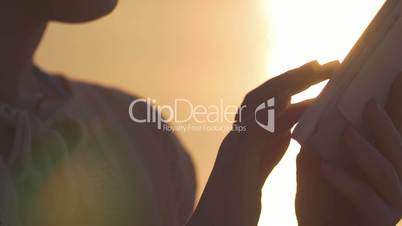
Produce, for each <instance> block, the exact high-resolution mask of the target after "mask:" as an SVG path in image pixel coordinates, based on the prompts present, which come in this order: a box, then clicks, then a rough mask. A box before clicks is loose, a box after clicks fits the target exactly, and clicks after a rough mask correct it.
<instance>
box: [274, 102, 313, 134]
mask: <svg viewBox="0 0 402 226" xmlns="http://www.w3.org/2000/svg"><path fill="white" fill-rule="evenodd" d="M314 101H315V100H314V99H309V100H305V101H302V102H299V103H296V104H292V105H290V106H289V107H288V108H286V109H285V110H284V111H283V112H282V113H281V114H280V115H279V116H278V123H277V125H278V126H277V127H278V128H277V131H278V132H279V133H280V132H283V131H288V130H290V129H291V128H292V127H293V126H294V125H295V124H296V123H298V122H299V120H300V117H301V116H302V115H303V114H304V112H305V111H306V110H307V108H309V107H310V106H311V105H312V104H313V103H314Z"/></svg>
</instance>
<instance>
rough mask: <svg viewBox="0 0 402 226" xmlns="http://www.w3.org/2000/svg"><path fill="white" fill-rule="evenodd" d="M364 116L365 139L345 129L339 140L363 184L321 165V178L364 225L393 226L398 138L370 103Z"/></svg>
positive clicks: (400, 205)
mask: <svg viewBox="0 0 402 226" xmlns="http://www.w3.org/2000/svg"><path fill="white" fill-rule="evenodd" d="M364 115H365V117H364V119H365V124H366V125H368V129H369V139H366V138H365V137H364V136H362V135H361V134H360V133H359V132H358V131H357V130H355V129H354V128H353V127H348V129H346V131H345V133H344V136H343V140H344V143H345V145H346V147H347V148H348V150H350V152H351V153H352V155H353V157H354V159H355V163H356V164H357V165H358V166H359V168H360V169H361V171H362V172H363V175H364V181H362V179H361V178H356V177H353V176H351V175H349V174H348V173H346V172H344V171H342V170H340V169H337V168H336V167H333V166H331V165H328V164H325V163H323V164H322V169H323V174H324V176H325V177H326V178H327V180H328V181H329V182H330V183H331V184H332V185H333V186H334V187H335V188H336V189H337V190H338V191H340V192H341V193H342V194H343V195H344V196H345V197H346V198H347V199H349V200H350V201H351V203H352V204H353V205H354V206H355V208H356V210H357V211H358V212H359V213H360V215H361V216H360V217H361V218H362V221H363V222H364V224H365V225H367V226H379V225H381V226H395V225H396V224H397V223H398V222H399V220H400V219H401V217H402V137H401V136H400V134H399V132H398V130H397V129H396V128H395V126H394V124H393V122H392V121H391V119H390V118H389V117H388V115H387V113H386V112H385V110H383V109H382V108H381V107H379V105H377V104H376V103H375V102H374V101H372V102H370V103H369V104H368V105H367V109H366V111H365V113H364Z"/></svg>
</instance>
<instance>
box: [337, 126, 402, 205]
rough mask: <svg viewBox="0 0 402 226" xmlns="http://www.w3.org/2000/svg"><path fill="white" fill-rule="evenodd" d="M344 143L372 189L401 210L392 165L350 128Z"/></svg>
mask: <svg viewBox="0 0 402 226" xmlns="http://www.w3.org/2000/svg"><path fill="white" fill-rule="evenodd" d="M344 141H345V144H346V147H347V148H348V149H349V150H350V151H351V152H352V153H353V156H354V158H355V159H356V164H358V166H359V167H360V168H361V169H362V171H363V172H364V173H365V175H366V177H367V179H368V180H369V182H370V184H371V185H372V186H373V188H374V189H375V190H376V191H377V192H378V193H379V194H380V195H381V196H382V197H383V198H384V199H385V200H386V201H387V202H388V203H389V204H390V205H392V206H394V207H398V208H402V188H401V182H400V180H399V177H398V175H397V173H396V172H395V168H394V167H393V165H392V164H391V163H390V162H389V161H388V160H387V159H386V158H384V157H383V156H382V155H381V154H380V153H379V152H378V151H377V149H375V148H374V147H373V146H372V145H371V144H370V143H369V142H367V141H366V139H365V138H363V137H362V136H361V135H360V134H359V133H358V132H357V131H356V130H355V129H353V128H352V127H349V128H348V129H346V131H345V133H344Z"/></svg>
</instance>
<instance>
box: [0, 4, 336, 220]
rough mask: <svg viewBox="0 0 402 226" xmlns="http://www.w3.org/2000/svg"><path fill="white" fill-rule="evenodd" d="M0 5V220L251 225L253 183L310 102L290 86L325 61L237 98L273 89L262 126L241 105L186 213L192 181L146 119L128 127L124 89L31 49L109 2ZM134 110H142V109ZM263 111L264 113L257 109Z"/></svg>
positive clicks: (179, 151) (170, 142) (303, 81)
mask: <svg viewBox="0 0 402 226" xmlns="http://www.w3.org/2000/svg"><path fill="white" fill-rule="evenodd" d="M1 3H2V5H3V6H5V7H2V8H1V9H0V19H1V20H0V29H1V36H0V47H1V48H0V49H1V50H2V51H1V52H0V78H1V84H0V86H1V87H0V103H1V108H0V134H1V137H2V142H1V144H0V145H1V149H0V150H1V161H0V181H1V185H0V220H1V222H2V223H3V224H4V225H12V226H14V225H24V226H25V225H34V226H35V225H38V226H39V225H40V226H48V225H49V226H50V225H69V226H70V225H78V226H80V225H108V226H109V225H141V226H148V225H149V226H151V225H155V226H160V225H172V226H173V225H174V226H176V225H178V226H179V225H185V224H186V222H187V224H188V225H191V226H205V225H228V226H229V225H230V226H236V225H239V226H240V225H256V224H257V221H258V216H259V212H260V198H261V188H262V185H263V183H264V181H265V179H266V177H267V176H268V175H269V173H270V172H271V171H272V169H273V168H274V166H275V165H276V164H277V163H278V162H279V160H280V159H281V157H282V155H283V154H284V152H285V150H286V148H287V145H288V144H289V141H290V129H291V128H292V126H293V125H294V124H295V123H296V122H297V121H298V118H299V116H300V115H301V114H302V113H303V112H304V109H306V107H308V106H309V105H310V103H311V101H307V102H303V103H300V104H297V105H290V104H289V102H290V97H291V95H292V94H294V93H297V92H300V91H302V90H303V89H305V88H307V87H309V86H310V85H312V84H314V83H316V82H320V81H323V80H325V79H327V78H328V76H330V75H331V74H332V71H333V70H334V69H335V68H336V67H337V65H338V64H337V63H331V64H328V65H324V66H321V65H319V64H318V63H316V62H313V63H310V64H307V65H305V66H303V67H301V68H299V69H296V70H293V71H290V72H288V73H285V74H284V75H283V76H280V77H277V78H275V79H273V80H271V81H269V82H267V83H266V84H264V85H262V86H261V87H259V88H257V89H256V90H254V91H253V92H251V93H250V94H249V95H247V97H246V99H245V102H244V105H247V106H249V108H248V109H253V108H256V107H257V106H258V104H260V103H262V102H263V101H266V100H267V99H268V98H271V97H276V98H277V109H276V110H277V111H278V112H279V117H278V118H277V122H278V123H277V124H278V128H277V131H276V133H274V134H270V133H267V131H265V130H264V129H262V128H260V127H258V125H257V124H256V123H255V122H254V120H251V119H252V118H253V117H254V116H253V112H252V111H250V110H249V111H246V112H245V119H246V120H238V123H240V124H242V125H245V126H247V131H246V132H245V133H240V134H239V133H230V134H229V135H228V136H227V137H226V139H225V140H224V142H223V143H222V146H221V148H220V151H219V155H218V159H217V161H216V164H215V167H214V170H213V173H212V174H211V177H210V179H209V181H208V185H207V187H206V189H205V191H204V193H203V197H202V199H201V202H200V204H199V206H198V207H197V210H196V211H195V213H194V215H193V216H192V217H191V218H190V220H188V219H189V217H190V215H191V213H192V208H193V202H194V194H195V178H194V169H193V166H192V163H191V160H190V158H189V157H188V155H187V154H186V152H185V151H184V150H183V148H182V146H181V145H180V143H179V142H178V141H177V139H176V138H175V137H174V136H173V135H171V134H168V133H164V132H162V131H160V130H158V129H157V125H152V124H133V123H132V122H131V121H130V119H129V117H128V114H127V109H128V106H129V104H130V102H131V101H133V100H134V99H135V98H134V97H131V96H129V95H127V94H124V93H122V92H120V91H117V90H112V89H109V88H105V87H99V86H95V85H91V84H85V83H80V82H76V81H70V80H67V79H65V78H63V77H62V76H48V75H47V74H46V73H44V72H43V71H41V70H40V69H38V68H37V67H36V66H35V65H34V64H33V62H32V55H33V53H34V52H35V49H36V47H37V45H38V43H39V41H40V39H41V37H42V35H43V32H44V30H45V28H46V25H47V23H48V21H51V20H56V21H61V22H84V21H89V20H93V19H96V18H99V17H101V16H103V15H106V14H107V13H109V12H110V11H112V10H113V8H114V6H115V5H116V1H115V0H69V1H66V0H37V1H28V0H17V1H5V0H2V2H1ZM284 87H287V91H284V89H283V88H284ZM142 107H143V108H142V109H139V108H136V109H135V110H136V111H135V112H134V114H136V115H138V116H139V117H141V116H144V115H145V113H146V108H147V106H145V105H144V106H142ZM260 117H265V116H260Z"/></svg>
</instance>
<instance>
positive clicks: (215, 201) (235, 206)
mask: <svg viewBox="0 0 402 226" xmlns="http://www.w3.org/2000/svg"><path fill="white" fill-rule="evenodd" d="M338 65H339V63H338V62H332V63H329V64H326V65H324V66H321V65H319V64H318V63H317V62H312V63H309V64H306V65H304V66H303V67H301V68H298V69H295V70H292V71H289V72H287V73H285V74H283V75H281V76H278V77H275V78H273V79H271V80H269V81H268V82H266V83H265V84H263V85H262V86H260V87H259V88H257V89H255V90H254V91H252V92H250V93H249V94H248V95H247V96H246V98H245V100H244V102H243V104H242V107H241V108H240V110H239V112H238V115H237V117H236V123H235V125H234V127H237V128H239V127H242V128H243V129H245V131H242V132H238V131H232V132H231V133H230V134H229V135H228V136H227V137H226V138H225V140H224V141H223V143H222V145H221V147H220V150H219V153H218V157H217V160H216V162H215V166H214V169H213V172H212V174H211V176H210V178H209V181H208V183H207V186H206V188H205V190H204V193H203V195H202V198H201V200H200V203H199V205H198V208H197V210H196V212H195V214H194V216H193V217H192V218H191V220H190V222H189V224H188V225H191V226H212V225H216V226H237V225H239V226H245V225H247V226H252V225H257V223H258V219H259V214H260V208H261V205H260V201H261V188H262V186H263V184H264V182H265V180H266V178H267V176H268V175H269V174H270V172H271V171H272V169H273V168H274V167H275V166H276V165H277V164H278V162H279V161H280V159H281V158H282V156H283V155H284V153H285V151H286V149H287V147H288V145H289V142H290V136H291V132H290V130H291V128H292V127H293V126H294V125H295V123H297V122H298V120H299V117H300V116H301V114H302V113H303V112H304V110H305V109H306V108H307V107H308V106H310V104H311V101H305V102H302V103H299V104H295V105H290V100H291V96H292V95H293V94H296V93H298V92H301V91H303V90H304V89H306V88H308V87H309V86H311V85H313V84H315V83H318V82H321V81H324V80H326V79H328V78H329V76H331V75H332V73H333V71H334V70H335V69H336V68H337V67H338ZM271 98H275V115H276V117H275V125H276V126H275V132H273V133H272V132H269V131H267V128H263V126H261V125H262V124H261V122H264V123H265V122H266V123H267V124H269V123H273V122H272V119H270V117H268V115H269V109H265V110H261V111H257V109H260V108H259V107H261V106H264V103H267V101H268V100H270V99H271ZM265 107H267V106H265ZM267 108H268V107H267ZM271 113H272V111H271ZM271 116H272V114H271ZM257 121H258V122H260V124H258V123H257Z"/></svg>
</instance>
